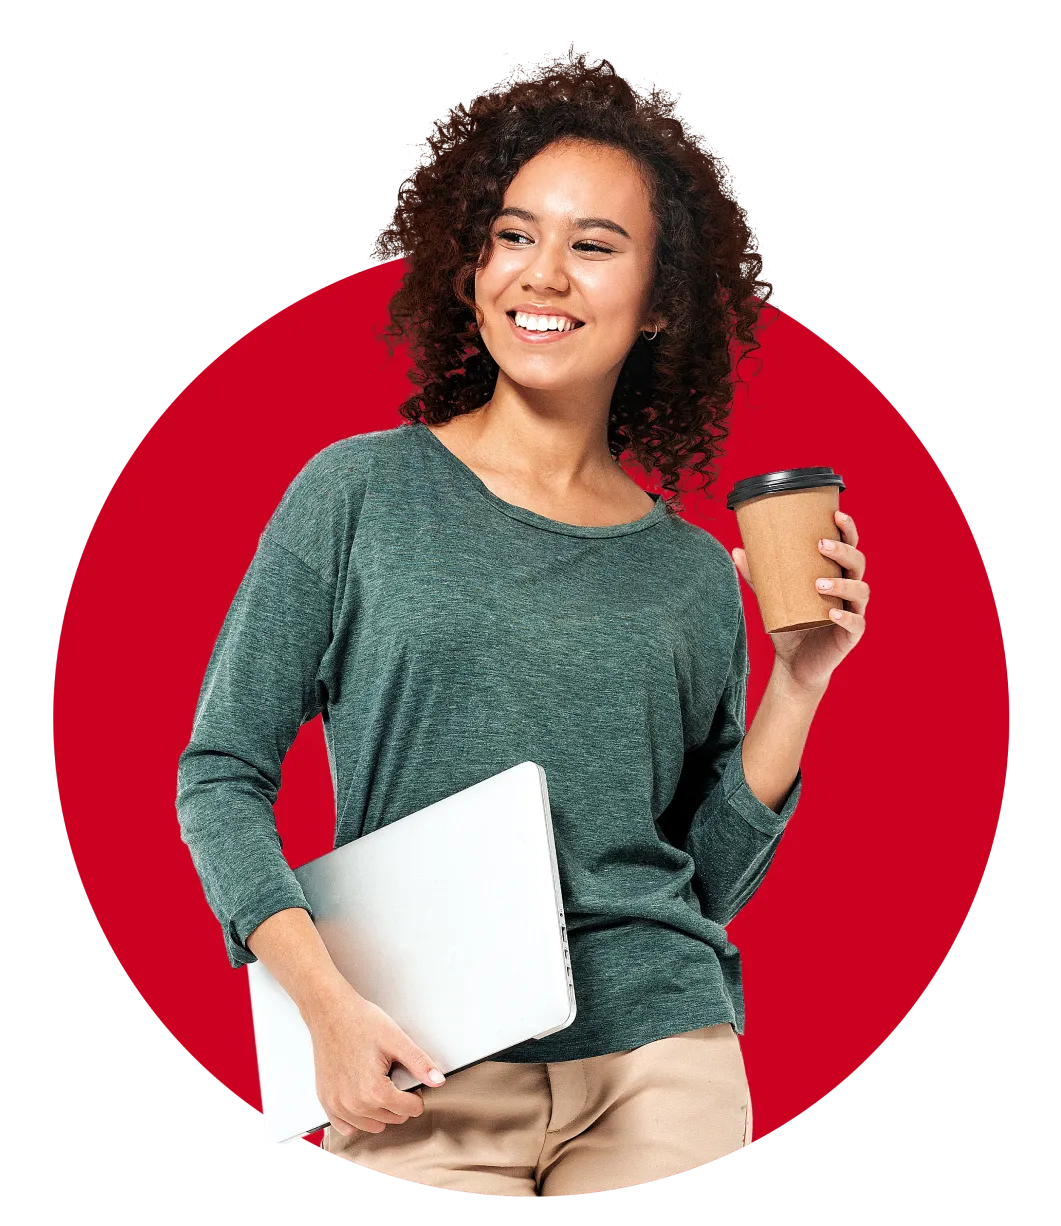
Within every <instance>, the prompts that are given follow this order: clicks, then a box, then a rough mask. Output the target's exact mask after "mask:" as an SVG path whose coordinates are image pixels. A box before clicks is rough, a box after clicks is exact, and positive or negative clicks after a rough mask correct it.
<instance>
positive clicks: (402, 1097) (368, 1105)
mask: <svg viewBox="0 0 1061 1226" xmlns="http://www.w3.org/2000/svg"><path fill="white" fill-rule="evenodd" d="M303 1016H304V1018H305V1021H306V1025H307V1026H308V1027H309V1031H310V1035H311V1037H312V1039H313V1063H314V1067H315V1070H316V1075H317V1098H318V1099H319V1100H320V1104H321V1106H322V1107H323V1108H324V1110H325V1112H326V1113H327V1116H328V1119H329V1121H330V1122H331V1125H332V1127H333V1128H334V1129H335V1130H336V1131H337V1132H339V1133H341V1134H342V1135H343V1136H344V1137H349V1136H352V1135H353V1134H354V1132H356V1131H357V1130H358V1129H360V1130H362V1131H363V1132H382V1131H383V1130H384V1129H385V1128H386V1127H387V1125H388V1124H404V1123H405V1122H406V1120H408V1119H410V1118H411V1117H412V1116H418V1115H422V1114H423V1111H424V1100H423V1094H422V1090H420V1089H419V1088H418V1089H416V1090H412V1091H408V1090H399V1089H398V1087H397V1086H396V1085H395V1084H394V1082H393V1081H391V1079H390V1077H389V1076H388V1074H389V1072H390V1069H391V1066H392V1065H393V1064H394V1063H395V1062H396V1061H397V1062H398V1063H399V1064H402V1065H404V1066H405V1067H406V1068H407V1069H408V1070H409V1071H410V1072H411V1073H413V1074H414V1075H415V1076H417V1077H420V1078H421V1079H422V1080H423V1081H424V1082H425V1083H426V1084H428V1085H436V1084H437V1085H441V1084H443V1082H444V1081H445V1078H444V1077H443V1076H442V1074H441V1073H440V1072H439V1071H438V1067H437V1065H436V1064H435V1062H434V1061H433V1060H432V1059H431V1057H430V1056H428V1055H427V1053H426V1052H424V1051H422V1050H421V1048H419V1047H418V1046H417V1045H416V1044H415V1043H414V1042H413V1041H412V1039H410V1038H409V1036H408V1035H407V1034H406V1033H405V1031H404V1030H402V1028H401V1027H400V1026H399V1025H398V1023H397V1022H395V1021H394V1019H393V1018H392V1017H390V1016H389V1015H388V1014H386V1013H384V1011H383V1010H382V1009H381V1008H380V1007H379V1006H378V1005H375V1004H373V1003H372V1001H370V1000H366V999H365V998H364V997H363V996H361V995H360V993H358V992H356V991H355V990H354V989H353V988H352V987H351V986H350V985H349V984H348V983H346V982H345V980H344V981H343V982H342V983H341V984H337V985H336V986H335V988H334V990H332V991H330V992H329V993H328V995H327V996H326V997H325V998H324V1000H318V1001H317V1002H315V1004H314V1007H313V1010H312V1012H310V1013H309V1014H304V1015H303ZM432 1073H437V1074H438V1077H439V1078H440V1080H438V1081H437V1082H436V1081H435V1080H434V1079H433V1078H432V1076H431V1074H432Z"/></svg>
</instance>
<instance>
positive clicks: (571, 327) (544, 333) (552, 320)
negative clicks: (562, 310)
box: [508, 311, 585, 345]
mask: <svg viewBox="0 0 1061 1226" xmlns="http://www.w3.org/2000/svg"><path fill="white" fill-rule="evenodd" d="M508 318H509V321H510V326H511V328H512V331H513V332H514V333H515V334H516V335H517V336H518V337H519V339H520V340H521V341H525V342H526V343H528V344H531V345H542V344H546V345H548V344H555V343H556V342H557V341H560V340H563V338H564V337H565V336H570V335H571V333H572V332H576V331H577V330H578V329H579V328H582V327H584V326H585V325H584V324H583V322H582V321H581V320H579V319H572V318H571V317H570V316H568V315H531V314H526V313H525V312H523V311H510V312H508Z"/></svg>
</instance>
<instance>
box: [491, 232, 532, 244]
mask: <svg viewBox="0 0 1061 1226" xmlns="http://www.w3.org/2000/svg"><path fill="white" fill-rule="evenodd" d="M497 237H498V238H503V239H504V240H505V242H506V243H514V242H516V240H517V239H521V238H526V239H527V242H528V243H529V242H530V241H531V240H530V239H529V238H527V235H526V234H520V232H519V231H518V230H498V231H497Z"/></svg>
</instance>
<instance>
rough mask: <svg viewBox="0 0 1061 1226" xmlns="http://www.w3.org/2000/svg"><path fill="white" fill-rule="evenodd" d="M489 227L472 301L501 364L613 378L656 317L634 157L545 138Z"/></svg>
mask: <svg viewBox="0 0 1061 1226" xmlns="http://www.w3.org/2000/svg"><path fill="white" fill-rule="evenodd" d="M491 235H492V241H493V248H492V251H491V252H490V255H489V258H488V260H487V263H486V265H485V267H483V268H480V269H479V271H478V272H477V273H476V277H475V301H476V305H477V306H478V307H479V309H480V310H481V312H482V315H483V319H482V322H481V334H482V338H483V341H484V343H485V345H486V347H487V349H488V350H489V352H490V355H491V357H493V359H494V360H495V361H496V362H497V364H498V366H499V367H500V368H501V371H502V373H503V375H505V376H507V378H509V379H510V380H511V381H512V382H513V383H516V384H518V385H520V386H522V387H528V388H535V389H539V390H556V391H560V390H564V389H570V388H575V387H579V386H585V385H587V384H590V385H592V384H594V383H601V382H607V381H608V380H610V381H611V382H612V385H614V381H615V379H617V378H618V375H619V371H620V369H621V368H622V364H623V362H624V360H625V359H626V355H627V354H628V353H629V351H630V349H631V347H632V346H633V344H634V342H635V341H636V340H637V337H638V333H639V332H640V330H641V329H642V328H645V329H648V330H650V331H651V329H652V328H653V327H654V326H655V325H656V324H657V323H659V324H660V326H662V323H663V321H660V320H651V319H649V318H648V317H647V315H646V311H647V310H648V307H649V305H650V304H649V296H650V293H651V286H652V273H653V261H654V258H655V243H656V221H655V218H654V217H653V215H652V211H651V206H650V200H649V192H648V187H647V186H646V184H645V183H644V181H643V180H642V177H641V175H640V173H639V170H638V166H637V163H636V162H635V161H634V160H633V159H632V158H631V157H630V156H629V155H628V154H626V153H624V152H622V151H621V150H619V149H614V148H611V147H608V146H603V145H597V144H590V143H588V142H585V141H579V142H573V141H571V142H568V141H565V142H558V143H556V144H553V145H550V146H549V147H548V148H546V149H544V150H543V151H542V152H541V153H539V154H538V155H537V156H536V157H534V158H532V159H531V160H530V161H529V162H527V163H526V165H524V166H523V167H521V168H520V171H519V173H518V174H517V175H516V177H515V178H514V179H513V180H512V182H511V184H510V185H509V188H508V190H507V191H506V192H505V197H504V200H503V202H502V207H501V211H500V213H499V214H498V216H497V218H496V219H495V220H494V223H493V225H492V227H491ZM558 324H559V327H557V325H558Z"/></svg>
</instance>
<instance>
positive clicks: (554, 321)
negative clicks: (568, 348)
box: [516, 311, 576, 332]
mask: <svg viewBox="0 0 1061 1226" xmlns="http://www.w3.org/2000/svg"><path fill="white" fill-rule="evenodd" d="M516 326H517V327H519V328H525V329H526V330H527V331H528V332H570V331H571V330H572V329H573V328H574V327H575V326H576V325H575V321H574V320H573V319H568V318H567V317H566V316H563V315H526V314H524V313H523V312H522V311H517V312H516Z"/></svg>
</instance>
